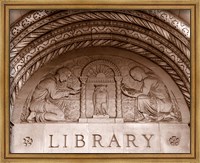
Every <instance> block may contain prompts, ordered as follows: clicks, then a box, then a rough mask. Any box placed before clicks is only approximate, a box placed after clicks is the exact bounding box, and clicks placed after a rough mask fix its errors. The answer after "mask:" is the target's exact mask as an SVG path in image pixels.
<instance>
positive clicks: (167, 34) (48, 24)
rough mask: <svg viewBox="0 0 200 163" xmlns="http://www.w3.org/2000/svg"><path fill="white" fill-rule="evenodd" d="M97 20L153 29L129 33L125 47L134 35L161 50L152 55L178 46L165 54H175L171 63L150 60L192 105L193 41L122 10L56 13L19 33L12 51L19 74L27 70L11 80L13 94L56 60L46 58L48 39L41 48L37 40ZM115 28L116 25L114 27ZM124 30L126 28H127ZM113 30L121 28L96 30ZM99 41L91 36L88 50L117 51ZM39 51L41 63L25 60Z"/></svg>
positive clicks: (151, 19)
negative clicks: (66, 26)
mask: <svg viewBox="0 0 200 163" xmlns="http://www.w3.org/2000/svg"><path fill="white" fill-rule="evenodd" d="M69 15H70V16H69ZM95 19H98V20H104V19H106V20H112V21H113V22H114V21H121V22H126V23H127V24H135V26H137V27H139V26H140V27H145V28H148V29H149V30H146V31H148V32H147V33H142V28H140V31H138V32H135V31H133V30H132V31H131V30H128V29H126V33H125V34H127V37H125V38H124V40H120V41H119V42H121V44H124V41H125V40H126V39H127V38H128V37H130V36H131V35H132V34H133V36H131V37H133V38H137V39H140V40H142V41H143V42H144V44H143V45H145V46H146V45H149V44H151V45H153V46H154V47H156V48H157V49H158V50H155V48H151V50H149V49H148V51H151V53H155V54H156V55H158V54H157V53H160V52H163V48H164V49H165V47H170V42H171V43H172V44H174V45H175V46H174V48H169V49H167V50H165V54H168V56H170V55H171V54H172V55H171V59H169V58H166V57H165V56H163V57H161V55H160V54H159V55H158V56H155V55H154V56H155V57H154V59H150V60H152V61H154V62H155V63H157V64H158V65H160V66H161V67H162V68H163V69H165V70H166V71H167V72H168V73H169V74H170V76H172V78H173V79H174V80H175V82H176V83H177V85H178V86H179V88H180V89H181V91H182V93H183V94H184V96H185V99H186V101H187V102H188V103H189V101H190V94H189V88H190V86H189V82H188V80H187V79H189V78H188V77H189V76H188V75H190V70H189V66H187V65H189V61H186V60H185V58H186V59H188V60H190V52H189V47H190V45H189V41H188V40H187V39H186V38H185V37H184V36H183V35H182V34H181V33H179V32H177V31H176V30H175V29H174V27H173V28H172V26H173V25H171V26H169V25H167V24H166V23H165V22H162V21H163V20H162V19H161V20H162V21H161V20H159V19H156V18H155V17H153V16H151V15H148V14H145V13H142V12H140V11H131V10H120V11H115V12H114V11H113V10H112V11H104V12H102V11H101V12H100V11H92V12H88V11H83V10H79V11H73V10H68V11H62V12H58V13H55V14H52V15H50V14H49V15H48V16H44V17H43V18H39V19H37V20H36V21H33V23H31V24H30V25H27V26H24V28H23V29H21V30H19V32H18V33H17V34H16V35H15V36H14V37H13V39H12V40H11V49H12V54H13V57H14V56H16V58H20V60H18V59H17V60H16V63H15V64H18V63H19V70H20V67H21V66H24V68H25V69H24V70H22V71H19V72H17V74H18V75H17V76H13V77H14V78H13V79H12V80H11V83H12V84H11V85H12V86H11V90H12V91H14V90H15V91H14V94H16V93H18V91H19V90H20V89H21V87H22V86H23V84H24V82H25V81H27V80H28V78H29V77H30V75H31V74H33V73H34V72H35V71H36V70H37V69H38V68H39V67H40V66H42V65H43V64H44V63H47V61H49V60H51V59H53V58H54V57H55V56H53V55H52V56H49V55H47V56H45V55H46V54H45V49H44V48H43V47H42V46H41V43H43V42H45V41H44V40H45V39H44V38H45V37H41V38H43V39H44V40H41V43H39V44H38V40H39V39H37V38H39V37H40V36H41V35H44V34H45V33H47V32H48V34H49V32H50V31H51V30H53V31H52V32H56V30H54V29H56V28H58V27H64V26H65V25H67V24H71V23H76V22H80V21H85V20H95ZM55 20H56V21H55ZM30 21H31V19H30ZM123 24H125V23H123ZM105 26H106V24H105ZM112 26H114V25H112ZM132 27H133V26H132ZM14 28H15V25H14V26H13V28H12V29H14ZM118 28H119V29H120V27H118ZM121 28H124V26H123V27H121ZM126 28H127V27H126ZM130 28H131V27H130ZM19 29H20V28H19ZM110 29H112V30H113V31H112V32H113V33H116V32H114V30H116V29H117V28H116V29H114V28H109V27H106V28H104V29H103V30H101V27H98V26H97V27H93V30H97V32H99V33H100V32H104V33H107V35H108V32H106V31H107V30H108V31H109V30H110ZM138 29H139V28H138ZM58 30H61V28H59V29H58ZM127 31H128V32H127ZM11 32H12V30H11ZM71 32H72V33H71V35H72V36H73V32H74V31H73V30H71ZM121 32H122V33H123V32H124V31H123V30H121ZM131 32H132V33H131ZM94 33H95V32H94ZM156 33H157V36H156ZM48 34H47V35H48ZM85 34H87V33H85ZM47 35H45V36H47ZM69 35H70V33H69ZM53 37H58V38H59V37H60V35H58V34H56V33H55V36H53ZM98 37H99V36H94V38H93V39H94V40H90V39H91V36H90V39H88V41H86V44H87V43H88V45H87V46H85V47H88V46H104V44H105V45H106V46H113V47H115V45H112V44H113V42H115V40H113V41H112V40H109V39H112V38H109V39H108V43H107V44H106V43H104V44H101V41H100V40H99V39H98ZM120 37H121V36H120ZM68 38H70V36H68ZM49 40H52V41H55V42H54V43H56V40H55V39H54V38H51V36H50V37H49V39H48V40H47V42H48V41H49ZM83 40H84V39H83ZM83 40H79V43H80V42H81V41H82V44H83ZM154 40H155V41H154ZM167 40H169V41H168V43H166V42H167ZM95 41H99V42H100V43H99V44H100V45H96V42H95ZM104 41H105V40H104ZM47 42H46V43H47ZM122 42H123V43H122ZM79 43H77V42H76V41H75V42H71V43H70V44H69V49H68V50H71V49H76V48H83V47H82V46H81V44H79ZM90 43H92V45H90ZM158 43H159V44H158ZM77 44H78V45H80V47H73V46H76V45H77ZM125 44H127V45H129V43H128V42H126V43H125ZM172 44H171V45H172ZM27 45H28V46H29V45H30V47H31V50H28V51H26V50H27V49H28V48H25V47H28V46H27ZM70 45H71V46H70ZM130 45H132V46H134V43H131V44H130ZM158 45H159V46H158ZM67 46H68V45H67ZM123 46H124V47H120V46H116V47H119V48H123V49H127V48H126V46H125V45H123ZM138 46H140V45H138ZM145 46H143V47H142V48H146V47H145ZM157 46H158V47H157ZM171 47H172V46H171ZM37 48H38V49H40V48H41V49H42V50H41V51H40V50H38V53H37V54H38V55H39V56H40V55H41V54H42V53H43V52H44V53H43V54H45V55H44V56H41V58H40V59H35V58H37V57H34V56H31V55H27V56H23V55H26V54H29V52H30V53H32V52H33V53H34V50H36V49H37ZM142 48H140V49H142ZM129 50H130V49H129ZM23 51H26V52H25V53H23ZM56 51H57V50H55V52H56ZM59 51H60V52H59V55H60V54H62V53H64V51H63V47H61V48H60V49H59ZM131 51H134V50H131ZM180 51H182V52H183V53H184V54H185V58H184V57H182V58H181V59H180V58H179V57H180V56H183V55H180V54H181V53H180ZM47 52H48V50H47V51H46V53H47ZM173 52H174V53H173ZM56 53H57V52H56ZM56 53H55V55H56ZM178 53H180V54H178ZM140 55H144V54H143V53H140ZM145 55H147V53H146V52H145ZM151 55H153V54H151ZM177 55H178V56H177ZM172 56H173V57H174V58H173V57H172ZM31 57H33V59H32V61H33V62H32V63H30V62H29V59H30V58H31ZM48 57H49V58H48ZM145 57H147V56H145ZM159 57H160V58H159ZM44 58H46V59H44ZM147 58H148V57H147ZM163 58H164V59H163ZM172 60H173V61H174V63H172ZM18 61H20V62H21V63H22V64H23V63H25V62H26V61H28V62H26V64H24V65H22V64H21V63H20V62H18ZM179 62H180V63H179ZM13 63H14V62H13ZM177 63H178V64H179V67H180V68H177V66H176V64H177ZM185 63H186V66H185V65H184V64H185ZM15 64H13V65H12V66H14V65H15ZM20 64H21V65H20ZM162 64H163V65H162ZM181 64H183V65H181ZM169 65H170V66H169ZM165 66H166V67H167V68H166V67H165ZM164 67H165V68H164ZM172 67H173V68H172ZM31 68H32V69H31ZM186 68H187V69H186ZM30 69H31V71H30V72H31V73H27V72H29V70H30ZM174 69H175V71H174ZM180 69H181V70H182V71H184V74H185V75H183V73H182V72H181V71H180ZM26 71H27V72H26ZM170 71H171V72H170ZM172 72H173V73H172ZM177 72H178V73H177ZM186 74H187V75H186ZM173 75H174V76H173ZM184 76H186V77H184ZM177 79H178V80H177ZM179 79H180V81H179ZM21 81H22V82H21ZM180 83H181V84H180ZM12 91H11V92H12ZM13 97H14V95H13Z"/></svg>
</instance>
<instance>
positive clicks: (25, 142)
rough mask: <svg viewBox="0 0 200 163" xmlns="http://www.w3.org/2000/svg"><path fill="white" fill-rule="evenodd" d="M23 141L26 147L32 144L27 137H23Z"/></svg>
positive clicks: (30, 139)
mask: <svg viewBox="0 0 200 163" xmlns="http://www.w3.org/2000/svg"><path fill="white" fill-rule="evenodd" d="M23 141H24V145H25V146H26V147H28V146H31V145H32V144H33V139H32V138H31V137H29V136H27V137H25V138H24V139H23Z"/></svg>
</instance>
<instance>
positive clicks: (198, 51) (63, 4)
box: [0, 0, 200, 162]
mask: <svg viewBox="0 0 200 163" xmlns="http://www.w3.org/2000/svg"><path fill="white" fill-rule="evenodd" d="M0 3H1V13H0V14H1V15H0V17H1V22H0V23H1V34H2V35H1V36H2V37H1V41H0V49H1V55H0V62H1V64H0V72H1V76H0V90H2V94H1V96H0V97H1V98H0V106H1V107H0V108H1V109H0V125H1V130H0V131H1V132H0V133H1V136H0V142H1V152H0V157H1V161H2V162H29V161H30V162H33V161H35V162H51V161H52V162H56V161H58V162H80V160H77V159H81V161H83V162H88V161H90V162H103V161H104V162H116V161H117V162H133V161H136V162H145V161H146V162H166V160H167V161H168V162H199V161H200V158H199V153H200V151H199V139H200V137H199V134H200V133H199V127H200V120H199V119H200V111H199V110H200V101H199V100H198V97H199V96H200V84H198V83H199V82H200V74H199V73H197V72H199V71H200V64H198V63H199V62H200V48H199V47H200V40H199V39H200V32H199V30H198V29H199V27H200V25H199V19H198V18H199V17H200V11H199V9H200V5H199V1H198V0H186V1H182V0H181V1H180V0H179V1H171V0H163V1H160V0H154V1H145V0H140V1H136V0H118V1H117V0H110V1H106V0H100V1H99V0H97V1H91V0H87V1H84V2H82V1H80V0H74V1H72V0H71V1H64V0H60V1H59V2H57V3H55V1H54V0H49V1H47V0H43V1H42V2H41V0H30V1H28V0H24V1H19V0H15V1H9V0H5V1H1V2H0ZM47 3H48V4H47ZM58 3H59V4H58ZM38 8H40V9H46V8H48V9H56V8H59V9H82V8H87V9H92V8H95V9H98V8H104V9H108V8H115V9H191V11H192V12H191V15H192V16H191V31H192V36H191V52H192V53H191V79H192V80H191V99H192V101H191V117H192V118H191V154H109V155H107V154H10V153H9V126H10V124H9V44H8V43H9V37H8V36H9V24H8V22H9V17H8V14H9V9H38ZM36 159H37V160H36ZM102 159H105V160H102Z"/></svg>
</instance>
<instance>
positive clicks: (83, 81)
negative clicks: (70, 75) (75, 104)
mask: <svg viewBox="0 0 200 163" xmlns="http://www.w3.org/2000/svg"><path fill="white" fill-rule="evenodd" d="M80 80H81V118H86V109H85V108H86V99H85V96H86V81H87V77H80Z"/></svg>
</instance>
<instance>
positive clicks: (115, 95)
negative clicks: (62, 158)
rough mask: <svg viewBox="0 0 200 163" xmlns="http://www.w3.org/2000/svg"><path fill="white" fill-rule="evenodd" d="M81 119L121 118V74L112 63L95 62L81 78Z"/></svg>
mask: <svg viewBox="0 0 200 163" xmlns="http://www.w3.org/2000/svg"><path fill="white" fill-rule="evenodd" d="M80 79H81V82H82V90H81V112H82V114H81V118H116V117H118V118H120V117H121V91H120V89H121V80H122V77H121V74H120V72H119V70H118V68H117V66H115V65H114V64H113V63H112V62H110V61H107V60H95V61H93V62H90V63H89V64H87V65H86V66H85V67H84V68H83V71H82V75H81V77H80Z"/></svg>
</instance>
